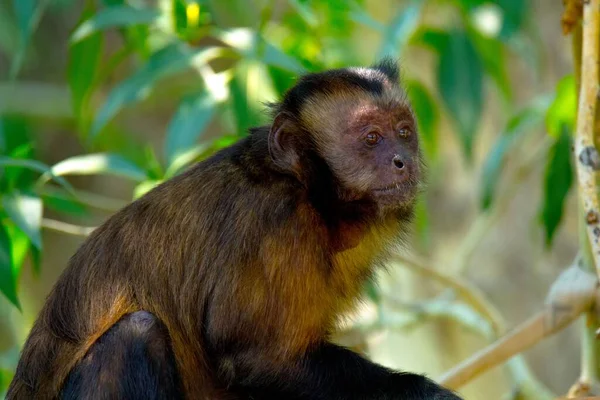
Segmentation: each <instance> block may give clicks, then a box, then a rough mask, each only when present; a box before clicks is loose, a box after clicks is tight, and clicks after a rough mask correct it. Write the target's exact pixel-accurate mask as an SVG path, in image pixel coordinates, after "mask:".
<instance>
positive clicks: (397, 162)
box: [394, 156, 404, 169]
mask: <svg viewBox="0 0 600 400" xmlns="http://www.w3.org/2000/svg"><path fill="white" fill-rule="evenodd" d="M394 165H395V166H396V168H398V169H403V168H404V163H403V162H402V160H401V159H400V157H398V156H395V157H394Z"/></svg>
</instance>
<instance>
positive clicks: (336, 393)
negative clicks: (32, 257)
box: [8, 60, 459, 400]
mask: <svg viewBox="0 0 600 400" xmlns="http://www.w3.org/2000/svg"><path fill="white" fill-rule="evenodd" d="M271 111H272V122H271V123H270V125H268V126H264V127H259V128H254V129H252V130H251V132H250V135H249V136H248V137H246V138H244V139H241V140H240V141H239V142H237V143H236V144H234V145H233V146H231V147H229V148H226V149H224V150H222V151H220V152H218V153H216V154H215V155H214V156H212V157H211V158H208V159H206V160H204V161H202V162H200V163H198V164H196V165H195V166H193V167H191V168H190V169H189V170H187V171H186V172H184V173H182V174H181V175H179V176H177V177H175V178H173V179H170V180H168V181H166V182H164V183H163V184H161V185H159V186H158V187H156V188H155V189H153V190H152V191H150V192H149V193H147V194H146V195H145V196H143V197H141V198H140V199H138V200H136V201H135V202H133V203H131V204H130V205H128V206H126V207H125V208H123V209H122V210H120V211H119V212H117V213H116V214H115V215H114V216H112V217H111V218H110V219H108V220H107V221H106V222H105V223H104V224H103V225H102V226H100V227H99V228H98V229H96V230H95V231H94V232H93V234H92V235H91V236H90V237H89V238H88V239H87V240H86V241H85V242H84V243H83V244H82V246H81V247H80V248H79V250H78V251H77V252H76V253H75V255H74V256H73V257H72V258H71V260H70V262H69V265H68V267H67V268H66V270H65V271H64V273H63V274H62V276H61V277H60V279H59V280H58V282H57V283H56V285H55V287H54V289H53V290H52V292H51V294H50V295H49V297H48V299H47V301H46V304H45V306H44V308H43V310H42V312H41V314H40V316H39V318H38V320H37V321H36V323H35V325H34V327H33V329H32V331H31V334H30V335H29V338H28V340H27V342H26V344H25V347H24V349H23V352H22V355H21V360H20V362H19V365H18V368H17V372H16V375H15V377H14V379H13V381H12V383H11V386H10V388H9V391H8V399H9V400H13V399H55V398H62V399H144V400H146V399H182V398H185V399H194V400H196V399H201V400H204V399H207V400H212V399H218V400H221V399H292V400H294V399H297V400H336V399H340V400H345V399H355V400H384V399H403V400H423V399H436V400H443V399H444V400H450V399H459V397H457V396H456V395H455V394H453V393H452V392H451V391H449V390H446V389H444V388H442V387H440V386H438V385H437V384H435V383H434V382H433V381H431V380H429V379H427V378H425V377H424V376H421V375H417V374H411V373H403V372H396V371H392V370H390V369H387V368H384V367H382V366H379V365H377V364H374V363H372V362H370V361H368V360H367V359H365V358H363V357H361V356H360V355H358V354H356V353H354V352H352V351H350V350H348V349H346V348H344V347H340V346H337V345H335V344H333V343H331V342H330V341H329V336H330V334H331V333H332V332H333V330H334V328H335V326H336V322H338V320H339V318H340V316H342V315H344V314H345V313H347V312H348V311H350V310H352V308H353V307H354V306H355V305H356V303H357V299H358V298H359V296H360V294H361V288H363V287H364V285H365V282H366V281H367V280H368V279H370V278H371V277H372V276H373V272H374V270H375V269H376V268H377V266H379V265H382V264H383V263H384V262H385V261H386V258H387V257H388V256H389V255H390V253H391V251H392V248H393V247H394V245H395V244H396V243H397V242H398V238H399V235H401V234H402V232H403V231H404V230H405V229H406V224H407V222H408V221H409V220H410V219H411V216H412V214H413V208H414V205H415V198H416V195H417V192H418V187H419V182H420V174H421V157H420V151H419V140H418V134H417V126H416V122H415V116H414V114H413V111H412V110H411V106H410V104H409V103H408V101H407V99H406V95H405V93H404V92H403V90H402V89H401V87H400V86H399V73H398V67H397V65H396V64H395V63H394V62H392V61H390V60H383V61H382V62H380V63H378V64H377V65H374V66H373V67H370V68H344V69H337V70H331V71H326V72H322V73H315V74H308V75H306V76H304V77H302V78H300V79H299V81H298V82H297V84H296V85H295V86H294V87H293V88H291V89H290V90H289V91H288V92H287V93H286V94H285V96H284V98H283V100H282V101H281V102H280V103H278V104H273V105H271Z"/></svg>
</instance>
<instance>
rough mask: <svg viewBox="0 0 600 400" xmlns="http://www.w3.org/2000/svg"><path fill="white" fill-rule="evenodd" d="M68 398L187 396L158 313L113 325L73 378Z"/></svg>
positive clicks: (65, 391)
mask: <svg viewBox="0 0 600 400" xmlns="http://www.w3.org/2000/svg"><path fill="white" fill-rule="evenodd" d="M61 397H62V398H63V399H157V400H158V399H173V398H179V397H181V392H180V383H179V375H178V372H177V367H176V363H175V357H174V355H173V352H172V349H171V340H170V337H169V334H168V331H167V329H166V327H165V326H164V324H163V323H162V322H161V321H160V320H159V319H158V318H156V317H155V316H154V315H153V314H151V313H149V312H146V311H138V312H135V313H132V314H128V315H125V316H124V317H123V318H121V319H120V320H119V321H118V322H117V323H116V324H115V325H113V326H112V327H111V328H110V329H109V330H108V331H107V332H106V333H104V335H102V336H101V337H100V338H99V339H98V340H97V341H96V343H94V344H93V345H92V347H91V348H90V349H89V351H88V352H87V354H86V355H85V357H84V358H83V359H82V360H81V361H79V363H77V364H76V365H75V367H74V368H73V370H72V371H71V373H70V374H69V376H68V377H67V380H66V383H65V385H64V387H63V390H62V393H61Z"/></svg>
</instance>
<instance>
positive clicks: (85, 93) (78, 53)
mask: <svg viewBox="0 0 600 400" xmlns="http://www.w3.org/2000/svg"><path fill="white" fill-rule="evenodd" d="M87 4H88V6H86V9H85V10H84V11H83V15H82V20H84V19H87V18H88V17H89V16H90V15H91V14H93V12H94V7H93V5H92V6H89V5H90V4H93V3H90V2H87ZM102 43H103V38H102V35H101V34H100V33H99V32H96V33H92V34H90V35H89V36H87V37H86V38H85V39H83V40H80V41H78V42H76V43H72V44H71V45H70V46H69V61H68V65H67V76H68V81H69V88H70V89H71V97H72V99H73V108H74V111H75V116H76V117H77V118H79V119H82V117H83V115H82V111H83V110H85V109H86V108H87V103H88V100H89V97H90V95H91V93H92V90H93V83H94V80H95V78H96V76H97V75H98V71H99V69H100V65H101V60H102Z"/></svg>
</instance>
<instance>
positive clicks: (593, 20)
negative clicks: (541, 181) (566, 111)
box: [575, 0, 600, 276]
mask: <svg viewBox="0 0 600 400" xmlns="http://www.w3.org/2000/svg"><path fill="white" fill-rule="evenodd" d="M599 35H600V0H590V1H588V2H585V3H584V6H583V32H582V39H583V43H582V55H581V89H580V92H579V106H578V111H577V132H576V137H575V156H576V158H577V162H576V165H577V180H578V182H579V196H580V198H581V202H582V205H583V212H584V214H585V222H586V224H587V226H586V231H587V237H588V240H589V242H590V245H591V247H592V249H591V250H592V254H593V259H594V266H595V269H596V273H597V274H598V275H599V276H600V213H599V210H600V208H599V205H598V197H597V195H596V189H597V186H596V174H595V172H596V171H597V170H599V169H600V155H599V154H598V151H597V150H596V147H595V145H594V121H595V116H596V102H597V99H598V88H599V86H598V44H599Z"/></svg>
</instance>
